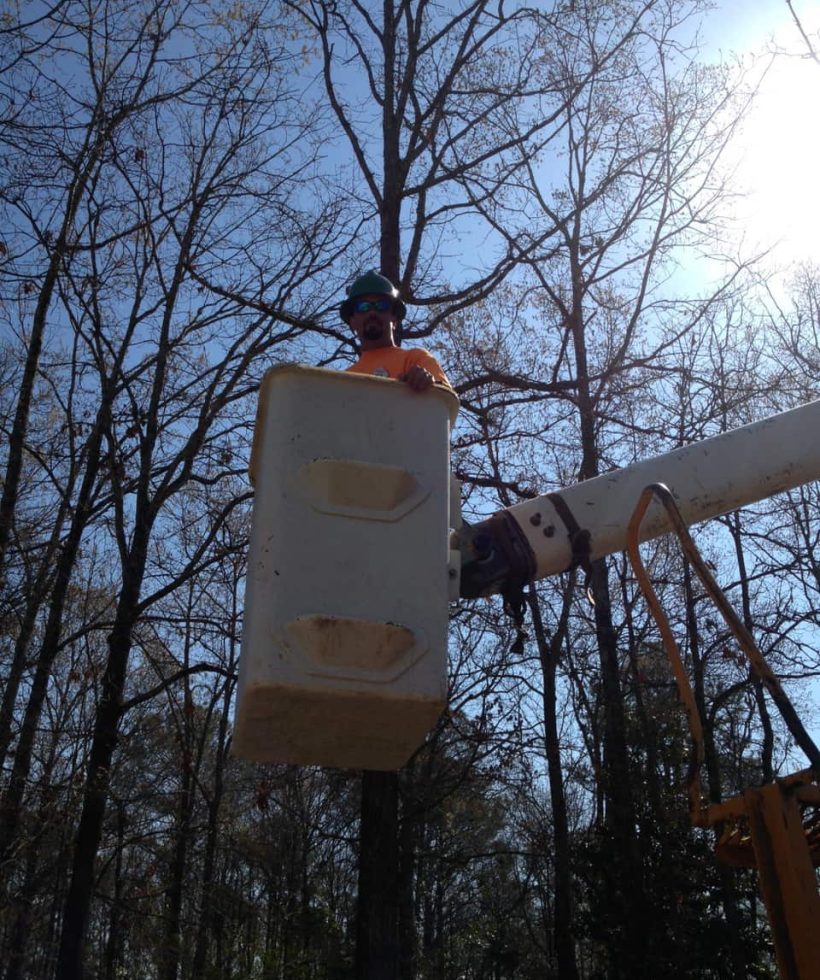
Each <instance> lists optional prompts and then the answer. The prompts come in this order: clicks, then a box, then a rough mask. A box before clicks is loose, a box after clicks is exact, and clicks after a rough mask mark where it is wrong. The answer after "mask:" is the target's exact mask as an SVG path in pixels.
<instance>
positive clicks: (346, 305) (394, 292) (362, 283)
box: [339, 269, 407, 323]
mask: <svg viewBox="0 0 820 980" xmlns="http://www.w3.org/2000/svg"><path fill="white" fill-rule="evenodd" d="M368 294H371V295H376V296H389V297H390V299H392V300H393V311H394V312H395V314H396V316H397V317H398V319H399V320H402V319H403V318H404V314H405V313H406V312H407V307H406V306H405V305H404V303H403V302H402V301H401V297H400V296H399V291H398V289H396V287H395V286H394V285H393V283H392V282H390V280H389V279H388V278H387V276H383V275H382V274H381V273H380V272H376V270H375V269H370V270H369V271H368V272H365V273H364V275H361V276H359V277H358V278H357V279H354V280H353V282H352V283H351V284H350V286H349V288H348V290H347V299H346V300H345V301H344V302H343V303H342V305H341V307H340V309H339V312H340V313H341V315H342V319H343V320H344V322H345V323H350V317H351V316H352V315H353V300H354V299H356V297H357V296H367V295H368Z"/></svg>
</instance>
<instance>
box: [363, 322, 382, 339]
mask: <svg viewBox="0 0 820 980" xmlns="http://www.w3.org/2000/svg"><path fill="white" fill-rule="evenodd" d="M384 334H385V327H384V324H383V323H382V322H381V320H368V321H367V323H365V325H364V330H363V331H362V336H363V337H364V339H365V340H381V339H382V337H384Z"/></svg>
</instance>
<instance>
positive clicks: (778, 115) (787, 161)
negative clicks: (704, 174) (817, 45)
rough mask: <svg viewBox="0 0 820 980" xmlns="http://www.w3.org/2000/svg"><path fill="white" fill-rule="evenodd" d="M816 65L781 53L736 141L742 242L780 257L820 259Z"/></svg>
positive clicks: (819, 69)
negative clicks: (743, 192)
mask: <svg viewBox="0 0 820 980" xmlns="http://www.w3.org/2000/svg"><path fill="white" fill-rule="evenodd" d="M818 106H820V64H818V63H817V62H816V61H813V60H811V59H808V58H794V57H791V58H789V57H780V58H778V59H777V60H776V61H775V63H774V64H773V65H772V68H771V70H770V71H769V74H768V75H767V77H766V78H765V80H764V82H763V86H762V89H761V92H760V95H759V98H758V100H757V102H756V103H755V105H754V107H753V108H752V110H751V115H750V118H749V122H748V124H747V126H746V128H745V132H744V134H743V136H741V138H740V140H739V143H740V149H741V157H740V162H739V165H738V171H737V176H738V180H739V185H740V188H743V189H745V190H746V191H747V194H746V197H745V198H744V199H743V200H741V201H740V202H739V205H738V208H737V214H738V217H740V219H741V221H742V222H743V227H744V238H745V241H746V244H747V245H750V246H755V247H762V248H766V247H771V246H774V256H775V257H776V259H777V260H778V261H780V262H783V263H789V262H794V261H797V262H802V261H809V260H813V261H815V262H820V111H819V110H818Z"/></svg>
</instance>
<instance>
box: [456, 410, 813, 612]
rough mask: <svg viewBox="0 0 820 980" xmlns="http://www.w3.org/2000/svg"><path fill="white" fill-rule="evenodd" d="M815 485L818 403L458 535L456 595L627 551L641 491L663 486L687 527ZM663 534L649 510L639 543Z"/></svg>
mask: <svg viewBox="0 0 820 980" xmlns="http://www.w3.org/2000/svg"><path fill="white" fill-rule="evenodd" d="M818 479H820V401H815V402H811V403H809V404H808V405H803V406H801V407H800V408H795V409H792V410H791V411H789V412H783V413H782V414H780V415H774V416H772V417H771V418H767V419H764V420H762V421H761V422H755V423H752V424H751V425H746V426H743V427H742V428H739V429H733V430H731V431H729V432H725V433H722V434H721V435H719V436H715V437H713V438H711V439H706V440H704V441H703V442H698V443H694V444H692V445H690V446H686V447H684V448H682V449H677V450H674V451H673V452H670V453H665V454H664V455H663V456H657V457H655V458H654V459H648V460H644V461H642V462H640V463H635V464H633V465H632V466H627V467H624V468H623V469H620V470H614V471H612V472H610V473H605V474H603V475H602V476H598V477H595V478H594V479H592V480H586V481H584V482H583V483H579V484H576V485H575V486H573V487H569V488H568V489H566V490H561V491H559V492H557V493H553V494H546V495H544V496H542V497H536V498H534V499H532V500H527V501H525V502H524V503H521V504H517V505H515V506H514V507H510V508H508V509H507V510H504V511H500V512H499V513H498V514H495V515H494V516H493V517H491V518H489V519H488V520H486V521H483V522H481V523H480V524H476V525H473V526H471V527H464V528H462V529H461V531H460V532H459V538H460V546H461V553H462V570H461V594H462V595H463V596H467V597H472V596H479V595H492V594H493V593H496V592H502V591H504V590H505V589H506V588H507V587H509V586H512V585H515V584H516V583H517V584H520V583H523V582H527V581H532V580H534V579H540V578H546V577H547V576H549V575H555V574H557V573H559V572H562V571H565V570H566V569H568V568H569V567H570V566H571V565H572V564H573V561H574V560H575V559H576V558H577V557H578V549H579V547H580V548H581V549H583V551H584V557H586V558H588V559H589V560H592V561H594V560H595V559H597V558H602V557H604V556H605V555H608V554H612V553H613V552H616V551H622V550H624V548H625V547H626V534H627V526H628V524H629V519H630V517H631V516H632V512H633V510H634V509H635V505H636V503H637V501H638V498H639V497H640V495H641V492H642V491H643V489H644V487H646V486H648V485H649V484H651V483H664V484H666V486H667V487H669V489H670V490H671V491H672V493H673V495H674V497H675V499H676V502H677V505H678V508H679V510H680V512H681V514H682V516H683V518H684V520H685V521H686V523H687V524H690V525H691V524H694V523H697V522H698V521H703V520H707V519H708V518H712V517H718V516H720V515H721V514H726V513H728V512H730V511H732V510H735V509H736V508H738V507H742V506H744V505H747V504H751V503H754V502H755V501H758V500H762V499H763V498H765V497H770V496H771V495H772V494H775V493H779V492H781V491H783V490H789V489H792V488H793V487H796V486H799V485H800V484H803V483H809V482H811V481H812V480H818ZM669 530H671V525H670V522H669V518H668V517H667V515H666V512H665V510H664V509H663V508H662V507H661V506H660V505H658V504H653V505H651V507H650V509H649V510H648V512H647V514H646V517H645V518H644V520H643V522H642V524H641V535H640V536H641V540H642V541H648V540H650V539H651V538H655V537H658V536H659V535H661V534H665V533H666V532H667V531H669Z"/></svg>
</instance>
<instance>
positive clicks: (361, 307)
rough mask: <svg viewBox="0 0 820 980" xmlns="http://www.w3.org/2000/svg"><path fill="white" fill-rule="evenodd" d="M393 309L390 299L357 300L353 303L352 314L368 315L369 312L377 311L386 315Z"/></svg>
mask: <svg viewBox="0 0 820 980" xmlns="http://www.w3.org/2000/svg"><path fill="white" fill-rule="evenodd" d="M392 309H393V300H392V299H357V300H354V301H353V312H354V313H368V312H369V311H370V310H378V311H379V313H387V312H388V310H392Z"/></svg>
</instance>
